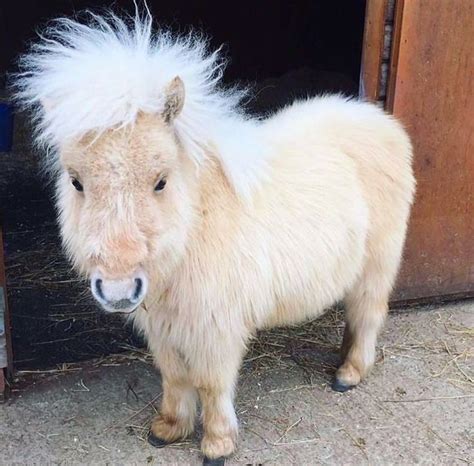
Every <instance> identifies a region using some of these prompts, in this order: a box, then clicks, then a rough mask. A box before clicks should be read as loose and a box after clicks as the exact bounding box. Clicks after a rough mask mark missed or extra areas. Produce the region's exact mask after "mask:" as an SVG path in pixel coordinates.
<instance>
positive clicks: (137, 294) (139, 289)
mask: <svg viewBox="0 0 474 466" xmlns="http://www.w3.org/2000/svg"><path fill="white" fill-rule="evenodd" d="M135 285H136V286H135V293H134V294H133V299H134V300H138V298H139V297H140V295H141V293H142V289H143V281H142V279H141V278H135Z"/></svg>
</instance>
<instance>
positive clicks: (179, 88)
mask: <svg viewBox="0 0 474 466" xmlns="http://www.w3.org/2000/svg"><path fill="white" fill-rule="evenodd" d="M183 105H184V83H183V81H182V80H181V78H180V77H179V76H176V77H175V78H174V79H173V80H172V81H171V82H170V83H169V84H168V86H167V87H166V90H165V108H164V110H163V113H162V117H163V119H164V120H165V122H166V123H171V122H172V121H173V120H174V119H175V118H176V117H177V116H178V115H179V112H181V110H182V109H183Z"/></svg>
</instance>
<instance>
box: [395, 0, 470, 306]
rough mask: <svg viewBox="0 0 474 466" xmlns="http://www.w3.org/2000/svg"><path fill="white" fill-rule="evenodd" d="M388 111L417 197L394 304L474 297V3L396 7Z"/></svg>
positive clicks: (419, 0)
mask: <svg viewBox="0 0 474 466" xmlns="http://www.w3.org/2000/svg"><path fill="white" fill-rule="evenodd" d="M397 21H398V24H395V31H396V34H395V36H394V39H393V40H394V42H393V45H392V66H391V69H392V74H391V76H390V79H389V90H388V92H389V94H388V100H387V106H388V110H390V111H392V112H393V114H394V115H395V116H396V117H398V118H399V119H401V121H402V122H403V123H404V125H405V126H406V128H407V130H408V132H409V133H410V135H411V137H412V139H413V144H414V151H415V163H414V167H415V174H416V178H417V183H418V187H417V195H416V202H415V205H414V208H413V212H412V216H411V221H410V226H409V232H408V238H407V244H406V250H405V256H404V263H403V267H402V270H401V274H400V277H399V280H398V288H397V292H396V295H395V299H398V300H413V299H416V300H418V299H420V298H423V299H430V298H433V297H465V296H474V2H473V1H472V0H450V1H446V0H405V1H401V0H398V1H397V4H396V22H397Z"/></svg>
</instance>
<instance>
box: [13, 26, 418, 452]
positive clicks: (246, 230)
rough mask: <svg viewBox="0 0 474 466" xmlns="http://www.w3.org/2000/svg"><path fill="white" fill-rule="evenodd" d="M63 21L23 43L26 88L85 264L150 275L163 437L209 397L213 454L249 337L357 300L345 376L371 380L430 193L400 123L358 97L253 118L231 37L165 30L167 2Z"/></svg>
mask: <svg viewBox="0 0 474 466" xmlns="http://www.w3.org/2000/svg"><path fill="white" fill-rule="evenodd" d="M48 37H49V40H48V39H46V40H43V41H42V42H40V43H39V44H38V45H36V46H35V47H34V48H33V50H32V52H31V53H30V54H29V55H27V56H26V57H25V58H24V59H23V71H22V73H21V74H20V75H19V76H18V80H17V96H18V99H19V100H20V101H21V102H22V103H24V104H25V105H26V106H27V107H30V108H32V109H33V110H34V115H35V119H36V123H37V134H38V140H39V142H40V143H42V144H44V145H46V146H47V147H48V149H49V153H50V157H49V158H48V159H47V160H48V167H49V169H50V171H51V172H52V173H53V174H54V176H56V179H57V203H58V210H59V219H60V225H61V232H62V236H63V242H64V246H65V248H66V251H67V252H68V254H69V256H70V257H71V260H72V262H73V263H74V265H75V266H76V267H77V269H78V270H79V271H80V272H81V273H83V274H84V275H85V276H88V277H91V276H94V277H97V276H99V277H101V278H100V280H99V281H100V286H101V290H100V291H101V293H99V294H100V295H101V296H102V295H103V294H104V293H105V294H107V290H108V289H109V290H110V289H113V290H114V293H115V294H114V296H115V295H117V293H118V294H120V292H121V286H122V284H127V283H128V284H130V283H132V284H133V283H135V282H134V280H135V278H134V277H136V276H138V275H136V274H137V273H138V272H137V271H139V274H140V275H139V276H140V277H142V278H141V280H142V282H144V285H146V287H142V288H141V292H142V294H143V295H145V291H146V289H148V293H147V294H146V296H145V297H144V300H142V302H141V305H140V306H139V308H138V309H136V310H134V309H129V311H130V314H129V316H130V318H131V319H133V320H134V323H135V325H136V327H137V328H138V329H140V330H141V331H143V333H144V334H145V336H146V338H147V341H148V344H149V347H150V349H151V351H152V353H153V355H154V358H155V361H156V364H157V366H158V367H159V369H160V370H161V373H162V379H163V390H164V393H163V400H162V407H161V412H160V414H159V415H158V416H157V418H156V419H155V421H154V422H153V425H152V428H151V432H152V434H151V437H150V441H151V442H153V443H155V444H156V443H157V442H158V441H162V442H172V441H175V440H177V439H179V438H182V437H185V436H186V435H189V434H190V432H192V430H193V428H194V423H195V416H196V406H197V401H198V398H199V399H200V401H201V404H202V416H203V423H204V438H203V440H202V451H203V453H204V454H205V455H206V456H207V457H209V458H217V457H220V456H226V455H229V454H231V453H232V451H233V450H234V448H235V440H236V435H237V419H236V416H235V412H234V408H233V397H234V391H235V386H236V382H237V375H238V371H239V367H240V364H241V361H242V357H243V355H244V353H245V350H246V345H247V344H248V342H249V339H250V338H251V337H252V336H253V335H255V332H256V331H257V329H261V328H268V327H273V326H278V325H287V324H295V323H298V322H303V321H305V320H307V319H311V318H314V317H317V316H318V315H320V314H321V313H322V312H323V311H324V310H325V309H326V308H328V307H329V306H331V305H332V304H334V303H335V302H338V301H341V300H342V301H344V303H345V306H346V322H347V325H346V330H345V335H344V342H343V346H342V358H343V363H342V365H341V367H340V368H339V369H338V371H337V374H336V378H335V383H334V388H335V389H337V390H341V391H343V390H346V389H348V388H350V387H352V386H354V385H356V384H358V383H359V381H360V380H361V379H362V378H363V377H365V376H366V374H367V373H368V371H369V370H370V367H371V366H372V365H373V363H374V358H375V345H376V338H377V333H378V332H379V330H380V327H381V325H382V323H383V320H384V317H385V315H386V312H387V306H388V300H389V296H390V292H391V290H392V288H393V285H394V281H395V278H396V274H397V270H398V267H399V264H400V259H401V254H402V248H403V243H404V239H405V233H406V228H407V221H408V217H409V213H410V206H411V204H412V200H413V195H414V187H415V182H414V178H413V173H412V168H411V160H412V149H411V145H410V141H409V138H408V136H407V134H406V133H405V131H404V130H403V129H402V128H401V126H400V125H399V123H398V122H397V121H395V120H394V119H393V118H392V117H390V116H388V115H386V114H384V112H383V111H381V110H380V109H378V108H377V107H375V106H373V105H371V104H368V103H363V102H358V101H355V100H348V99H346V98H343V97H341V96H326V97H318V98H312V99H308V100H306V101H301V102H295V103H294V104H293V105H291V106H289V107H288V108H285V109H283V110H281V111H280V112H278V113H276V114H274V115H272V116H270V117H269V118H267V119H266V120H263V121H258V120H252V119H250V118H248V117H246V116H245V115H244V114H243V113H242V112H241V111H240V110H238V107H237V103H238V100H239V99H240V97H241V94H240V93H239V91H236V90H231V91H224V90H222V89H219V88H218V83H219V78H220V74H221V69H222V62H221V61H220V59H219V55H218V54H217V53H214V54H210V55H209V54H207V52H206V45H205V43H204V42H203V41H202V40H201V39H199V38H196V37H195V36H189V37H187V38H184V39H183V38H178V39H176V38H173V37H172V36H171V35H169V34H167V33H162V34H161V35H158V36H156V37H155V36H153V34H152V32H151V21H150V20H149V19H145V20H143V19H140V18H135V19H134V20H133V21H132V24H131V25H127V24H126V22H124V21H122V20H119V19H117V18H116V17H111V18H109V19H104V18H102V17H93V18H92V22H91V23H90V24H88V25H84V24H80V23H76V22H73V21H70V20H62V21H60V22H59V23H58V25H57V26H56V27H53V29H52V30H51V31H49V36H48ZM175 76H179V77H176V78H175ZM173 78H174V79H173ZM163 180H164V181H165V182H166V186H165V188H164V189H162V190H160V191H159V192H158V191H157V190H156V186H157V183H161V186H162V185H163V182H164V181H163ZM71 181H72V183H71ZM79 188H80V189H79ZM154 188H155V191H154ZM94 283H95V284H94ZM96 284H97V280H96V281H95V282H94V280H93V284H92V286H93V288H94V286H96ZM123 286H125V285H123ZM127 286H128V285H127ZM104 290H105V291H104ZM96 291H97V290H96ZM102 297H103V298H104V300H105V299H106V297H105V295H104V296H102ZM140 299H142V298H140ZM122 302H124V300H123V299H122V300H120V303H122ZM125 302H128V301H127V300H125ZM112 304H114V305H115V304H116V303H112ZM105 308H106V309H108V310H110V309H113V306H112V307H107V306H105Z"/></svg>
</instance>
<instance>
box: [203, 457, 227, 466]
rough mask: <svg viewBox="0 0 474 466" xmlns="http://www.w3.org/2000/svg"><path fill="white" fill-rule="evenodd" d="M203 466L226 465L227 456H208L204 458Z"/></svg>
mask: <svg viewBox="0 0 474 466" xmlns="http://www.w3.org/2000/svg"><path fill="white" fill-rule="evenodd" d="M202 464H203V466H224V464H225V458H224V457H223V456H221V457H220V458H215V459H211V458H208V457H207V456H205V457H204V459H203V460H202Z"/></svg>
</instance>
